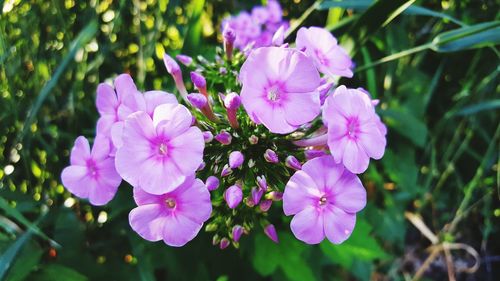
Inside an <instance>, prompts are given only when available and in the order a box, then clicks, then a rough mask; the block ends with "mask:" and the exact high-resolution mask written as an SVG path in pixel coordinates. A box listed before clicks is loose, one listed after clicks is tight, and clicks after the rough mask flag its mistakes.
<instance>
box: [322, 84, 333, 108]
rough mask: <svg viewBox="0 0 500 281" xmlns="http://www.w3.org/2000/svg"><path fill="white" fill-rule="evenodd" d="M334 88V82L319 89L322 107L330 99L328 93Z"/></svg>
mask: <svg viewBox="0 0 500 281" xmlns="http://www.w3.org/2000/svg"><path fill="white" fill-rule="evenodd" d="M332 87H333V83H332V82H327V83H325V84H322V85H320V86H319V87H318V92H319V100H320V103H321V105H323V104H324V103H325V100H326V98H327V97H328V93H329V92H330V90H331V89H332Z"/></svg>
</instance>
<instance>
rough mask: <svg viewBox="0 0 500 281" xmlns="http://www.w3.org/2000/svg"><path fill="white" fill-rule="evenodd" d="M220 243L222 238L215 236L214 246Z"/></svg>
mask: <svg viewBox="0 0 500 281" xmlns="http://www.w3.org/2000/svg"><path fill="white" fill-rule="evenodd" d="M219 242H220V237H219V235H218V234H215V235H214V237H213V238H212V245H214V246H215V245H217V244H219Z"/></svg>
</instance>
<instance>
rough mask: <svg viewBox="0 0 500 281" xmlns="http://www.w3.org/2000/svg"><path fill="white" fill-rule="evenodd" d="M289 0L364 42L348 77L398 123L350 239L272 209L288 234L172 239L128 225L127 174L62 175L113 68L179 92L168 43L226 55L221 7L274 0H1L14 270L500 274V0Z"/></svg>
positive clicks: (306, 18) (4, 152)
mask: <svg viewBox="0 0 500 281" xmlns="http://www.w3.org/2000/svg"><path fill="white" fill-rule="evenodd" d="M280 2H281V4H282V6H283V8H284V17H285V18H287V19H289V20H291V21H292V24H293V23H297V22H301V23H302V25H305V26H310V25H317V26H326V27H327V28H328V29H330V30H332V32H333V34H334V35H335V36H336V37H338V38H339V40H340V43H341V44H342V45H344V46H346V47H347V48H348V49H350V50H351V53H352V54H353V55H354V61H355V62H356V65H357V71H356V73H355V76H354V78H353V79H348V80H347V79H346V80H341V81H340V82H341V83H343V84H346V85H348V86H351V87H363V88H365V89H367V90H368V91H370V93H371V94H372V95H373V96H374V97H377V98H380V99H381V106H380V111H379V113H380V114H381V116H382V118H383V120H384V122H386V124H387V125H388V127H389V134H388V148H387V150H386V155H385V157H384V158H383V159H382V160H381V161H375V162H373V164H372V165H371V166H370V168H369V170H368V171H367V172H366V173H365V174H363V175H362V180H363V182H364V184H365V187H366V188H367V190H368V196H369V198H368V206H367V207H366V209H365V210H364V211H363V212H361V213H360V215H359V217H358V223H357V226H356V228H355V231H354V234H353V235H352V237H351V238H350V239H349V240H348V241H347V242H346V243H344V244H342V245H340V246H335V245H332V244H330V243H329V242H327V241H326V242H323V243H322V244H320V245H319V246H308V245H305V244H302V243H301V242H299V241H298V240H296V239H295V238H294V237H293V236H292V234H291V232H290V231H289V226H288V224H289V218H284V217H283V216H282V215H280V212H281V211H280V208H279V207H275V213H276V215H275V216H274V218H275V219H274V221H273V222H275V224H276V226H277V228H278V230H279V237H280V240H281V243H280V244H279V245H274V244H273V243H272V242H271V241H270V240H269V239H267V238H266V237H265V236H264V235H263V234H261V233H252V234H251V235H250V236H245V237H243V238H242V242H241V247H240V249H239V250H234V249H232V248H228V249H226V250H224V251H221V250H219V249H218V248H217V247H214V246H212V245H211V237H210V236H209V235H208V234H206V233H204V232H203V231H202V232H201V233H200V235H199V236H198V237H197V238H196V239H194V240H193V241H192V242H190V243H189V244H188V245H187V246H186V247H183V248H180V249H177V248H170V247H168V246H166V245H164V244H163V243H161V242H158V243H150V242H147V241H144V240H142V239H140V238H139V237H138V236H137V235H136V234H135V233H134V232H133V231H132V230H131V229H130V227H129V226H128V221H127V216H128V211H129V210H130V209H131V208H132V207H133V202H132V199H131V189H130V187H129V186H128V185H126V184H123V186H122V187H121V188H120V190H119V192H118V194H117V197H116V198H115V199H114V200H113V201H112V202H111V203H110V204H108V205H107V206H105V207H91V206H90V205H89V204H88V203H87V202H85V201H79V200H78V199H76V198H73V197H72V196H71V195H70V194H69V193H68V192H67V191H65V190H64V188H63V187H62V185H61V183H60V172H61V170H62V169H63V168H64V167H65V166H66V165H67V164H68V163H69V159H68V158H69V149H70V148H71V146H72V144H73V141H74V139H75V138H76V137H77V136H78V135H84V136H86V137H92V136H93V135H94V130H95V122H96V119H97V117H98V114H97V111H96V109H95V106H94V99H95V89H96V87H97V84H98V83H99V82H103V81H108V79H112V78H113V77H114V76H115V75H117V74H120V73H123V72H128V73H130V74H131V75H132V76H133V77H134V80H135V81H136V83H137V85H138V87H139V88H140V89H142V90H146V89H148V90H149V89H163V90H168V91H173V81H172V80H171V79H170V78H169V77H168V74H167V72H166V70H165V69H164V66H163V62H162V60H161V58H162V56H163V53H164V52H168V53H169V54H171V55H172V54H178V53H180V52H182V53H185V54H190V55H198V54H201V55H203V56H205V57H207V58H211V57H213V56H214V54H215V46H217V45H220V43H221V37H220V32H219V31H220V30H219V26H220V22H221V20H222V18H223V17H225V16H227V15H229V14H236V13H237V12H239V11H241V10H249V9H251V7H253V6H255V5H259V4H263V3H265V1H262V2H261V1H229V0H227V1H222V0H211V1H209V0H207V1H204V0H194V1H180V0H178V1H175V0H171V1H169V0H147V1H139V0H133V1H125V0H121V1H118V0H115V1H113V0H107V1H96V0H91V1H75V0H60V1H42V0H31V1H21V0H12V1H0V8H2V11H1V14H0V65H1V68H0V180H1V181H0V280H220V281H222V280H297V281H302V280H370V279H371V280H412V278H414V277H415V275H417V276H416V277H419V278H421V280H448V279H449V280H454V279H451V278H456V279H457V280H499V279H498V278H499V277H500V269H499V268H500V267H499V265H500V243H498V236H499V235H500V229H499V222H500V221H499V217H500V204H499V194H500V193H499V190H500V189H499V178H500V171H499V164H498V161H499V154H500V152H499V146H500V142H499V134H500V126H499V120H500V115H499V108H500V99H499V98H500V95H499V93H500V91H499V77H498V71H499V52H498V50H497V49H496V46H498V44H499V43H500V38H499V37H500V27H499V26H500V24H499V22H498V19H499V14H498V11H499V10H500V9H499V8H500V6H499V4H498V2H497V1H494V0H491V1H490V0H464V1H453V0H443V1H431V0H429V1H400V0H390V1H384V0H380V1H378V2H377V3H376V4H373V3H372V1H365V0H358V1H349V0H344V1H342V0H330V1H329V0H325V1H317V2H314V1H306V0H293V1H290V0H284V1H280ZM320 2H321V3H320ZM410 4H412V5H411V6H409V7H408V5H410ZM310 7H312V8H310ZM404 8H406V9H404ZM299 18H301V19H300V21H297V19H299ZM477 24H483V25H479V26H478V25H477ZM470 26H472V27H470ZM452 30H455V31H454V33H451V34H450V33H444V32H447V31H452ZM443 33H444V34H443ZM294 36H295V34H294V33H292V35H291V37H290V38H291V39H293V38H294ZM109 81H111V80H109ZM405 214H406V217H405ZM415 225H416V226H418V228H417V227H415ZM423 225H426V227H427V228H428V229H429V230H430V232H431V233H433V234H428V233H426V231H425V230H424V228H425V227H423ZM433 235H435V237H432V236H433ZM426 237H427V238H426ZM429 237H430V238H431V239H435V241H434V246H433V247H431V246H432V243H431V241H429V239H428V238H429ZM431 253H432V254H431ZM429 256H432V260H430V259H428V257H429ZM426 260H428V261H429V260H430V262H428V263H426V262H425V261H426ZM474 264H476V265H477V267H474ZM467 269H468V270H467ZM421 273H422V274H421Z"/></svg>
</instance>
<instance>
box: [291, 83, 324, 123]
mask: <svg viewBox="0 0 500 281" xmlns="http://www.w3.org/2000/svg"><path fill="white" fill-rule="evenodd" d="M287 96H288V98H289V99H287V101H286V102H285V103H284V106H283V107H284V110H285V115H286V121H287V122H288V124H290V125H292V126H300V125H302V124H305V123H307V122H309V121H312V120H313V119H314V118H316V116H318V115H319V113H320V112H321V108H320V102H319V92H317V91H314V92H303V93H287Z"/></svg>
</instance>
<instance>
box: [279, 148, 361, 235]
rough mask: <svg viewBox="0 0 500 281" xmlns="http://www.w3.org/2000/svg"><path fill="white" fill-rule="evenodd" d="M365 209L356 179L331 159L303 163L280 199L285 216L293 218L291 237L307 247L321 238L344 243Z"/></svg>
mask: <svg viewBox="0 0 500 281" xmlns="http://www.w3.org/2000/svg"><path fill="white" fill-rule="evenodd" d="M365 205H366V191H365V189H364V187H363V185H362V183H361V181H360V180H359V178H358V177H357V176H356V175H355V174H353V173H351V172H349V171H348V170H346V169H345V168H344V166H343V165H342V164H337V163H335V161H334V160H333V158H332V157H331V156H322V157H318V158H315V159H313V160H309V161H307V162H306V163H305V164H304V165H303V167H302V170H300V171H297V172H295V174H293V176H292V177H291V178H290V181H289V182H288V183H287V185H286V186H285V192H284V195H283V210H284V212H285V215H287V216H290V215H294V217H293V219H292V222H291V224H290V227H291V229H292V232H293V234H294V235H295V237H297V239H299V240H302V241H304V242H305V243H308V244H318V243H320V242H321V241H323V239H324V238H325V236H326V237H327V238H328V240H330V242H332V243H335V244H340V243H342V242H344V241H345V240H346V239H347V238H349V236H350V235H351V233H352V231H353V229H354V225H355V224H356V213H357V212H359V211H360V210H362V209H363V208H364V207H365Z"/></svg>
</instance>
